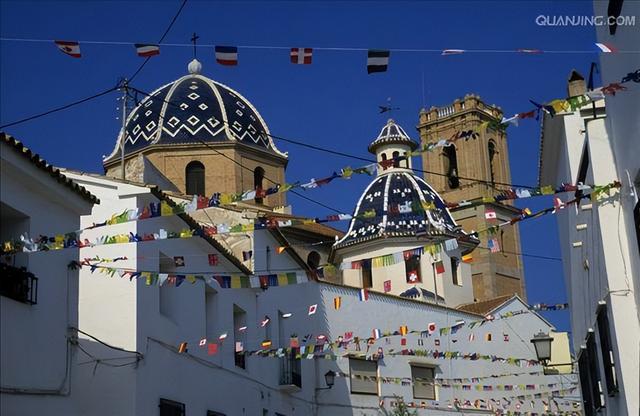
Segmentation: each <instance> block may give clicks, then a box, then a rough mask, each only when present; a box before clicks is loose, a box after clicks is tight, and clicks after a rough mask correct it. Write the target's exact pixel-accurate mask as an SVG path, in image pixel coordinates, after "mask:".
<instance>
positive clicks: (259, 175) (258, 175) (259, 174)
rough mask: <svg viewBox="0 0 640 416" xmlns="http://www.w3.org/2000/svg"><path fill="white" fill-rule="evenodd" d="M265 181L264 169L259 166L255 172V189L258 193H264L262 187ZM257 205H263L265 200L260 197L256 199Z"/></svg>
mask: <svg viewBox="0 0 640 416" xmlns="http://www.w3.org/2000/svg"><path fill="white" fill-rule="evenodd" d="M263 179H264V169H263V168H262V167H261V166H258V167H257V168H255V169H254V170H253V189H254V190H256V191H258V190H260V191H262V189H264V188H263V187H262V180H263ZM255 201H256V204H262V201H263V199H262V198H261V197H260V198H259V197H258V196H256V198H255Z"/></svg>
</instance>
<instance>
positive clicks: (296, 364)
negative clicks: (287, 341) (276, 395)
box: [280, 351, 302, 388]
mask: <svg viewBox="0 0 640 416" xmlns="http://www.w3.org/2000/svg"><path fill="white" fill-rule="evenodd" d="M295 354H296V353H295V352H294V351H292V352H291V353H290V354H289V355H287V356H285V357H282V358H280V385H281V386H296V387H298V388H302V371H301V367H302V364H301V362H300V360H299V359H298V360H296V356H295Z"/></svg>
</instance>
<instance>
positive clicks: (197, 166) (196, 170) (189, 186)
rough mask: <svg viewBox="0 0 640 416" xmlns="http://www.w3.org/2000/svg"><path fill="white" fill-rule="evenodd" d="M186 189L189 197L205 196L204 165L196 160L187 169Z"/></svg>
mask: <svg viewBox="0 0 640 416" xmlns="http://www.w3.org/2000/svg"><path fill="white" fill-rule="evenodd" d="M185 178H186V180H185V182H186V183H185V188H186V192H187V194H188V195H201V196H202V195H205V190H204V165H203V164H202V163H201V162H199V161H197V160H194V161H192V162H189V164H188V165H187V167H186V168H185Z"/></svg>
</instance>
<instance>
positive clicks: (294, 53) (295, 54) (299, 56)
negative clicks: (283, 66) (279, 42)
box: [290, 48, 313, 65]
mask: <svg viewBox="0 0 640 416" xmlns="http://www.w3.org/2000/svg"><path fill="white" fill-rule="evenodd" d="M312 55H313V49H311V48H291V55H290V56H291V63H292V64H299V65H311V57H312Z"/></svg>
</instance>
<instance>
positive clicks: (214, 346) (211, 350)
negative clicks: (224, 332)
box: [207, 343, 218, 355]
mask: <svg viewBox="0 0 640 416" xmlns="http://www.w3.org/2000/svg"><path fill="white" fill-rule="evenodd" d="M217 352H218V344H214V343H209V345H208V347H207V354H209V355H214V354H216V353H217Z"/></svg>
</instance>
